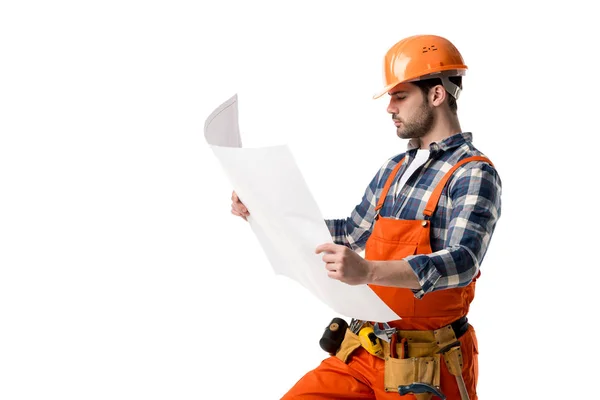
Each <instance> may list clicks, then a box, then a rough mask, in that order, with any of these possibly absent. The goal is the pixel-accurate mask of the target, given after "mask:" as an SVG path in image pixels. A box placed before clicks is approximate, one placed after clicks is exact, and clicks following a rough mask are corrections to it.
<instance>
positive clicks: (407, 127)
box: [396, 99, 435, 139]
mask: <svg viewBox="0 0 600 400" xmlns="http://www.w3.org/2000/svg"><path fill="white" fill-rule="evenodd" d="M434 121H435V117H434V115H433V107H430V106H429V104H427V99H425V100H423V104H422V105H421V107H419V110H418V111H417V113H416V115H415V116H414V117H413V118H412V120H411V121H409V122H406V121H402V125H401V126H400V127H398V129H397V130H396V134H397V135H398V137H400V138H401V139H412V138H422V137H423V136H425V135H427V134H428V133H429V131H431V128H432V127H433V122H434Z"/></svg>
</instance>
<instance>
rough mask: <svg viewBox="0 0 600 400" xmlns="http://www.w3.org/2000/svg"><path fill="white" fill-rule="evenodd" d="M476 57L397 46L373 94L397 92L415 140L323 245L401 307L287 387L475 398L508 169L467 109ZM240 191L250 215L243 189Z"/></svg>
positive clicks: (294, 392) (447, 48)
mask: <svg viewBox="0 0 600 400" xmlns="http://www.w3.org/2000/svg"><path fill="white" fill-rule="evenodd" d="M466 69H467V66H466V65H465V64H464V62H463V58H462V56H461V54H460V53H459V52H458V50H457V49H456V48H455V47H454V45H453V44H452V43H450V42H449V41H448V40H446V39H445V38H442V37H439V36H433V35H418V36H412V37H408V38H406V39H403V40H401V41H400V42H398V43H396V44H395V45H394V46H393V47H392V48H391V49H390V50H389V51H388V52H387V54H386V56H385V58H384V81H385V87H384V90H383V91H382V93H381V94H379V95H378V96H375V97H376V98H377V97H380V96H382V95H384V94H386V93H387V94H388V95H389V99H390V100H389V105H388V107H387V112H388V113H389V114H391V116H392V119H393V121H394V125H395V126H396V132H397V135H398V136H399V137H400V138H402V139H409V142H408V149H407V151H406V152H405V153H402V154H399V155H396V156H394V157H392V158H391V159H389V160H388V161H386V162H385V164H384V165H383V166H382V167H381V169H380V171H379V173H378V174H377V175H376V176H375V177H374V178H373V180H372V181H371V183H370V184H369V186H368V187H367V189H366V192H365V194H364V197H363V199H362V202H361V203H360V204H359V205H358V206H357V207H356V208H355V209H354V210H353V212H352V214H351V216H350V217H349V218H347V219H339V220H326V223H327V226H328V227H329V230H330V231H331V235H332V237H333V241H334V242H335V244H331V243H327V244H323V245H320V246H318V247H317V249H316V252H317V253H320V254H323V261H324V262H325V268H326V270H327V274H328V275H329V276H330V277H331V278H333V279H338V280H340V281H342V282H345V283H347V284H350V285H360V284H368V285H369V286H370V287H371V288H372V289H373V290H374V291H375V293H377V295H378V296H379V297H380V298H381V299H382V300H383V301H385V302H386V303H387V304H388V305H389V306H390V307H391V308H392V309H393V310H394V311H395V312H396V313H397V314H398V315H399V316H400V317H401V318H402V319H400V320H398V321H392V322H390V323H389V329H387V330H386V329H383V328H385V327H386V326H385V325H381V324H379V323H377V322H376V321H354V320H353V322H355V323H353V324H351V329H348V330H347V331H346V333H345V337H344V340H343V342H342V343H341V346H340V347H339V349H338V350H337V351H335V352H334V353H335V354H332V356H331V357H329V358H327V359H325V360H324V361H323V362H322V363H321V364H320V365H319V366H318V367H317V368H316V369H314V370H312V371H310V372H308V373H307V374H306V375H305V376H304V377H302V378H301V379H300V380H299V381H298V382H297V384H296V385H295V386H294V387H293V388H292V389H291V390H290V391H289V392H288V393H287V394H286V395H285V396H284V399H396V398H399V397H400V396H401V395H402V396H404V397H403V398H407V399H411V398H412V399H414V398H416V399H430V398H432V396H434V395H436V396H440V397H441V396H442V395H445V396H446V398H447V399H462V400H464V399H470V400H475V399H477V393H476V385H477V372H478V371H477V339H476V337H475V331H474V329H473V327H472V326H471V325H470V324H468V323H467V318H466V315H467V313H468V310H469V305H470V303H471V301H472V300H473V298H474V294H475V280H476V279H477V278H478V277H479V270H480V265H481V262H482V260H483V258H484V255H485V253H486V251H487V248H488V245H489V242H490V239H491V237H492V233H493V231H494V228H495V226H496V223H497V221H498V218H499V217H500V205H501V202H500V195H501V181H500V178H499V176H498V173H497V172H496V170H495V168H494V166H493V165H492V163H491V161H490V160H488V159H487V158H486V157H485V156H484V155H483V154H482V153H481V152H480V151H479V150H477V149H476V148H475V147H474V146H473V144H472V142H471V139H472V135H471V134H470V133H468V132H463V131H462V128H461V126H460V123H459V120H458V116H457V104H456V100H457V99H458V97H459V93H460V91H461V90H462V76H463V75H464V74H465V72H466ZM232 200H233V204H232V213H233V214H234V215H238V216H241V217H242V218H244V219H245V218H246V217H247V216H248V215H249V213H248V210H247V209H246V207H245V206H244V205H243V204H242V203H241V201H240V200H239V198H238V197H237V195H236V194H235V192H234V193H233V195H232ZM362 250H365V257H364V258H362V257H361V256H360V255H359V254H357V252H361V251H362ZM356 327H358V328H356ZM363 332H365V333H364V334H363ZM382 332H383V334H382ZM368 333H374V334H376V336H377V337H375V336H373V335H370V336H366V335H368ZM363 337H369V338H371V339H374V340H373V341H372V343H369V342H368V341H365V340H364V338H363ZM371 345H380V346H376V347H373V346H371ZM377 349H379V350H377Z"/></svg>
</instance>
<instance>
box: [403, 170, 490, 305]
mask: <svg viewBox="0 0 600 400" xmlns="http://www.w3.org/2000/svg"><path fill="white" fill-rule="evenodd" d="M447 189H448V196H449V200H450V206H449V207H451V210H449V212H450V215H451V217H450V222H449V224H448V230H447V235H446V239H445V242H444V243H445V245H444V248H443V249H441V250H438V251H434V252H433V253H431V254H422V255H414V256H409V257H406V258H405V260H406V261H408V263H409V265H410V266H411V268H412V269H413V271H414V272H415V274H416V275H417V277H418V279H419V283H420V284H421V289H420V290H413V293H414V294H415V297H416V298H421V297H423V296H424V295H425V294H426V293H429V292H433V291H437V290H443V289H449V288H455V287H462V286H467V285H468V284H469V283H471V281H472V280H473V279H474V278H475V277H476V276H477V275H478V273H479V265H480V263H481V261H482V260H483V257H484V256H485V253H486V252H487V248H488V245H489V243H490V239H491V237H492V234H493V232H494V228H495V227H496V222H497V221H498V218H499V217H500V209H501V201H500V195H501V191H502V183H501V180H500V177H499V176H498V174H497V172H496V170H495V169H494V168H493V167H492V166H491V165H489V164H487V163H479V162H477V163H469V164H466V165H465V166H463V167H462V168H459V169H458V170H457V171H456V172H455V173H454V176H453V177H452V179H451V180H450V182H449V184H448V188H447ZM439 211H440V210H437V211H436V212H439Z"/></svg>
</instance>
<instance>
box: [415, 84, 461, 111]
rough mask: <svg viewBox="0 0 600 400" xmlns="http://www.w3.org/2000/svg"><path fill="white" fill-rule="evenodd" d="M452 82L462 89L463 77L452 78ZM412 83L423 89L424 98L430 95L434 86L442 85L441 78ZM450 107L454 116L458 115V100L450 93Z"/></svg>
mask: <svg viewBox="0 0 600 400" xmlns="http://www.w3.org/2000/svg"><path fill="white" fill-rule="evenodd" d="M450 82H452V83H454V84H455V85H457V86H458V87H459V88H461V89H462V76H451V77H450ZM412 83H414V84H415V85H417V86H418V87H419V88H420V89H421V92H423V95H424V96H427V95H428V94H429V89H431V88H432V87H434V86H437V85H441V84H442V80H441V79H440V78H433V79H425V80H422V81H414V82H412ZM448 106H449V107H450V110H451V111H452V112H453V113H454V114H456V110H457V109H458V106H457V104H456V99H455V98H454V96H452V95H451V94H449V93H448Z"/></svg>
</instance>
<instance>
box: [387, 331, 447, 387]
mask: <svg viewBox="0 0 600 400" xmlns="http://www.w3.org/2000/svg"><path fill="white" fill-rule="evenodd" d="M398 346H400V345H398ZM437 349H438V347H437V344H436V343H435V342H428V343H413V342H409V344H408V354H407V357H405V358H393V357H390V356H389V353H388V352H386V357H385V372H384V385H385V390H386V391H387V392H398V386H405V385H410V384H412V383H416V382H420V383H426V384H428V385H431V386H434V387H437V388H439V387H440V369H441V364H440V362H441V356H440V354H436V351H437ZM396 353H397V354H402V350H401V349H400V348H398V350H397V352H396ZM417 398H419V399H421V398H424V399H427V398H431V396H430V395H429V394H427V395H426V396H425V397H423V396H420V395H419V396H418V397H417Z"/></svg>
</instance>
